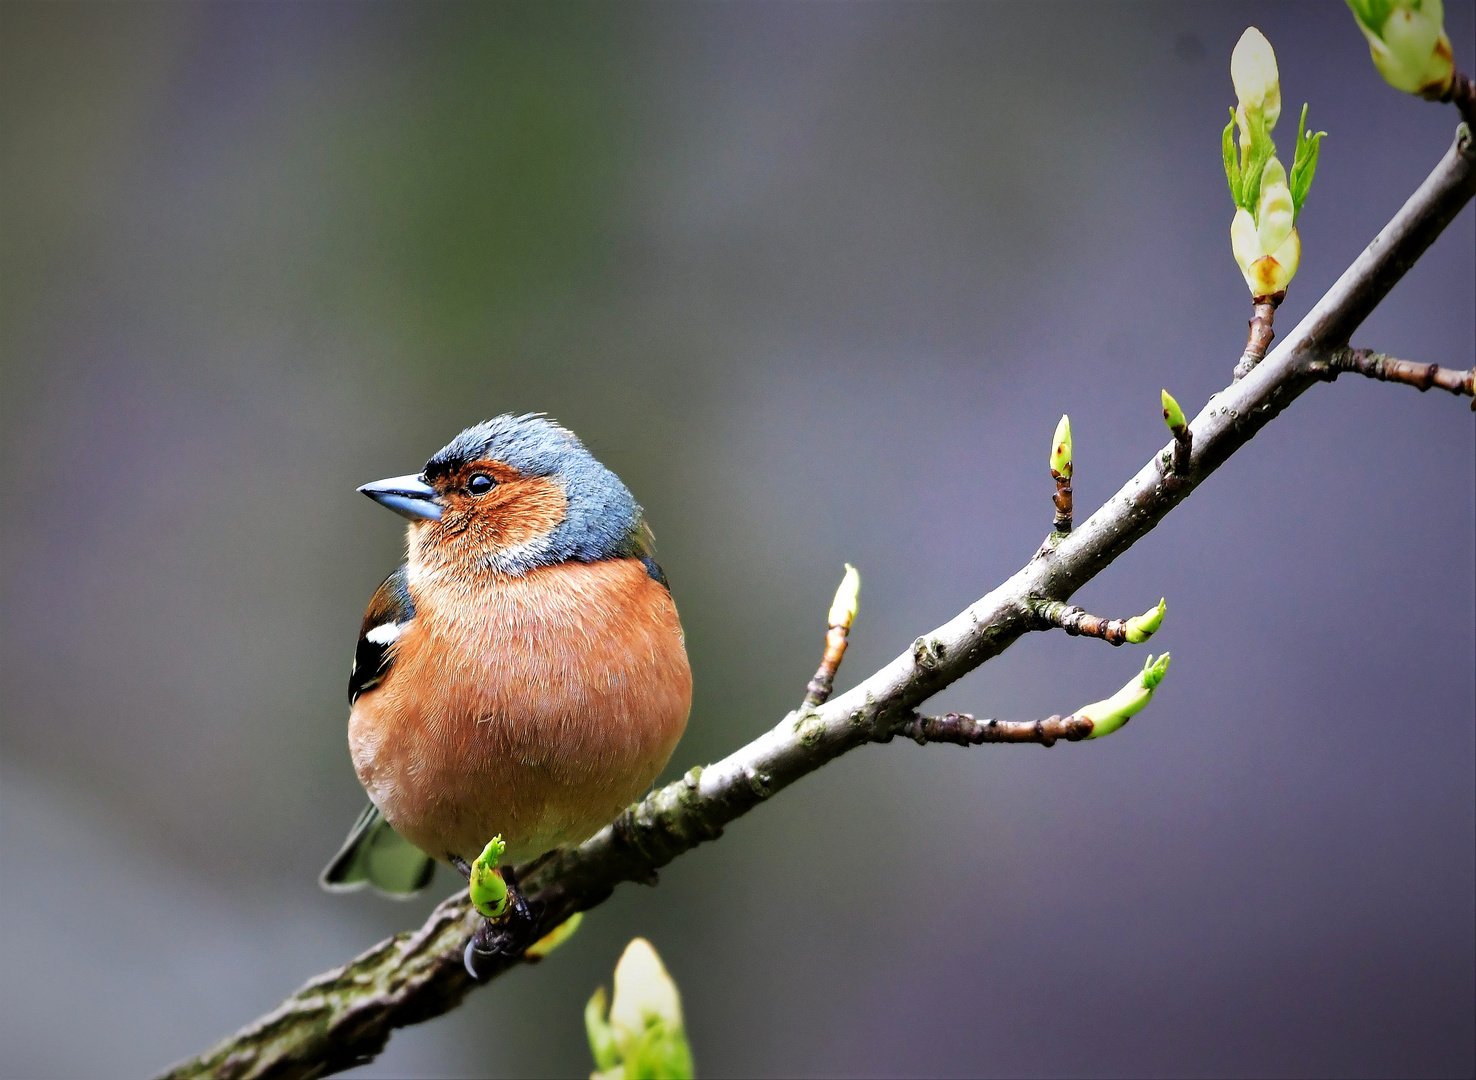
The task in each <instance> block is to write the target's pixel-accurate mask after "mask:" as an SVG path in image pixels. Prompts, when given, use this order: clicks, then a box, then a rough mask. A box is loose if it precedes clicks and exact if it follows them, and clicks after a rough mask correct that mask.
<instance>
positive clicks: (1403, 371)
mask: <svg viewBox="0 0 1476 1080" xmlns="http://www.w3.org/2000/svg"><path fill="white" fill-rule="evenodd" d="M1323 367H1324V370H1325V372H1326V374H1325V376H1324V377H1325V378H1327V379H1336V378H1337V377H1338V376H1339V375H1341V374H1343V373H1344V372H1350V373H1352V374H1354V375H1363V376H1365V377H1367V378H1370V379H1378V380H1379V381H1380V382H1394V383H1404V384H1405V385H1406V386H1413V387H1414V388H1415V389H1417V390H1419V391H1420V392H1421V393H1423V392H1424V391H1426V390H1429V389H1430V388H1431V387H1434V388H1436V389H1438V390H1448V391H1450V392H1451V393H1452V394H1457V395H1462V394H1463V395H1465V396H1466V397H1469V398H1471V408H1472V409H1476V368H1473V369H1469V370H1466V371H1457V370H1456V369H1454V368H1447V367H1441V366H1440V365H1439V364H1416V363H1415V362H1414V361H1412V360H1396V359H1395V358H1394V357H1392V356H1388V355H1386V354H1384V353H1381V352H1374V351H1373V350H1372V349H1350V348H1346V347H1345V348H1342V349H1335V350H1334V351H1333V352H1332V353H1331V354H1330V355H1329V356H1328V358H1327V360H1326V361H1325V362H1324V365H1323Z"/></svg>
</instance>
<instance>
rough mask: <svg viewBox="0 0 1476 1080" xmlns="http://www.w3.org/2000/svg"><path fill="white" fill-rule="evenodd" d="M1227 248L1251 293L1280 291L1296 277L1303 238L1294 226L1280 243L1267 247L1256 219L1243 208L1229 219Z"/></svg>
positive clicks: (1261, 294) (1300, 258)
mask: <svg viewBox="0 0 1476 1080" xmlns="http://www.w3.org/2000/svg"><path fill="white" fill-rule="evenodd" d="M1230 248H1231V250H1232V251H1233V252H1234V254H1235V262H1236V263H1237V264H1238V265H1239V266H1240V272H1241V274H1242V275H1243V276H1244V277H1245V283H1246V285H1247V286H1248V287H1249V288H1250V291H1251V296H1270V295H1271V294H1272V293H1278V292H1281V291H1282V290H1283V289H1285V288H1286V287H1287V286H1288V285H1290V284H1291V280H1292V278H1294V277H1296V275H1297V266H1298V265H1299V264H1300V263H1301V261H1302V239H1301V237H1300V236H1298V235H1297V230H1296V228H1295V227H1293V228H1292V229H1291V230H1290V231H1289V232H1288V233H1287V234H1286V237H1285V239H1283V240H1282V241H1281V244H1280V246H1278V247H1277V248H1275V249H1274V250H1272V251H1267V250H1265V248H1263V247H1262V246H1261V238H1260V232H1259V230H1258V229H1257V228H1256V222H1255V219H1254V218H1253V217H1251V215H1250V213H1249V212H1248V211H1246V210H1243V209H1238V210H1236V211H1235V217H1234V218H1233V219H1232V220H1231V222H1230Z"/></svg>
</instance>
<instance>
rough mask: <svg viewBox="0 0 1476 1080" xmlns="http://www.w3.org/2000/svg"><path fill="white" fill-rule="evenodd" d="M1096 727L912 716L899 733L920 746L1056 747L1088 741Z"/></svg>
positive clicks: (1079, 722) (1069, 721) (1050, 720)
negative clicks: (1013, 744) (944, 744)
mask: <svg viewBox="0 0 1476 1080" xmlns="http://www.w3.org/2000/svg"><path fill="white" fill-rule="evenodd" d="M1094 726H1095V725H1094V724H1093V723H1092V721H1091V720H1090V719H1089V718H1088V717H1085V716H1066V717H1061V716H1050V717H1047V718H1046V719H1044V720H975V719H974V718H973V717H972V716H970V715H969V714H968V713H952V712H951V713H945V714H943V715H942V716H913V718H912V719H911V720H909V721H907V723H905V724H903V725H902V727H901V728H900V729H899V730H898V732H897V734H898V735H905V736H906V737H907V738H909V739H912V740H913V741H914V742H916V743H917V744H918V745H920V746H921V745H923V744H926V743H953V744H954V745H955V746H979V745H980V744H982V743H1039V744H1040V745H1041V746H1053V745H1055V743H1056V742H1057V741H1059V740H1064V741H1066V742H1080V741H1081V740H1082V739H1089V738H1091V735H1092V729H1093V727H1094Z"/></svg>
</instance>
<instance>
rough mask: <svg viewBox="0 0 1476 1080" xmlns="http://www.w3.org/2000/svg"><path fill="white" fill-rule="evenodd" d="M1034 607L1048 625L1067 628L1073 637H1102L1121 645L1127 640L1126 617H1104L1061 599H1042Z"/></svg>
mask: <svg viewBox="0 0 1476 1080" xmlns="http://www.w3.org/2000/svg"><path fill="white" fill-rule="evenodd" d="M1034 607H1035V613H1036V614H1037V615H1038V616H1040V620H1041V622H1042V623H1044V624H1045V625H1046V626H1047V627H1057V628H1059V629H1061V630H1065V631H1066V633H1068V634H1070V635H1071V636H1072V637H1094V638H1101V639H1102V640H1103V641H1105V642H1107V644H1109V645H1121V644H1122V643H1123V642H1125V641H1127V630H1128V624H1127V620H1126V619H1103V618H1101V617H1100V616H1097V615H1092V614H1089V613H1088V612H1086V611H1083V610H1082V609H1081V608H1079V607H1072V606H1071V605H1070V604H1063V603H1061V602H1060V601H1059V600H1041V601H1038V602H1037V603H1036V604H1035V605H1034Z"/></svg>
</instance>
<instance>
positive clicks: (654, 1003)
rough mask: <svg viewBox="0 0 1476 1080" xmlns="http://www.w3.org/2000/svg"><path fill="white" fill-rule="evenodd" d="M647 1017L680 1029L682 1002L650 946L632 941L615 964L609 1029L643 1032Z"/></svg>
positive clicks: (648, 943) (664, 968)
mask: <svg viewBox="0 0 1476 1080" xmlns="http://www.w3.org/2000/svg"><path fill="white" fill-rule="evenodd" d="M649 1016H654V1017H656V1018H658V1019H659V1020H661V1021H662V1022H663V1023H665V1024H667V1025H668V1026H670V1027H681V1025H682V999H681V995H680V994H678V993H677V988H676V983H674V982H672V979H671V976H670V975H668V974H667V973H666V966H665V965H664V964H662V963H661V957H659V956H657V955H656V950H655V949H654V948H652V947H651V943H650V942H649V941H647V940H646V939H645V938H634V939H632V941H631V943H630V944H629V945H627V946H626V947H625V952H624V953H622V954H621V956H620V962H619V963H618V964H616V965H615V1000H614V1002H613V1003H612V1004H611V1005H610V1026H611V1027H614V1028H624V1029H625V1030H626V1031H627V1032H630V1033H637V1032H640V1031H642V1030H644V1029H645V1026H646V1018H647V1017H649Z"/></svg>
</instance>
